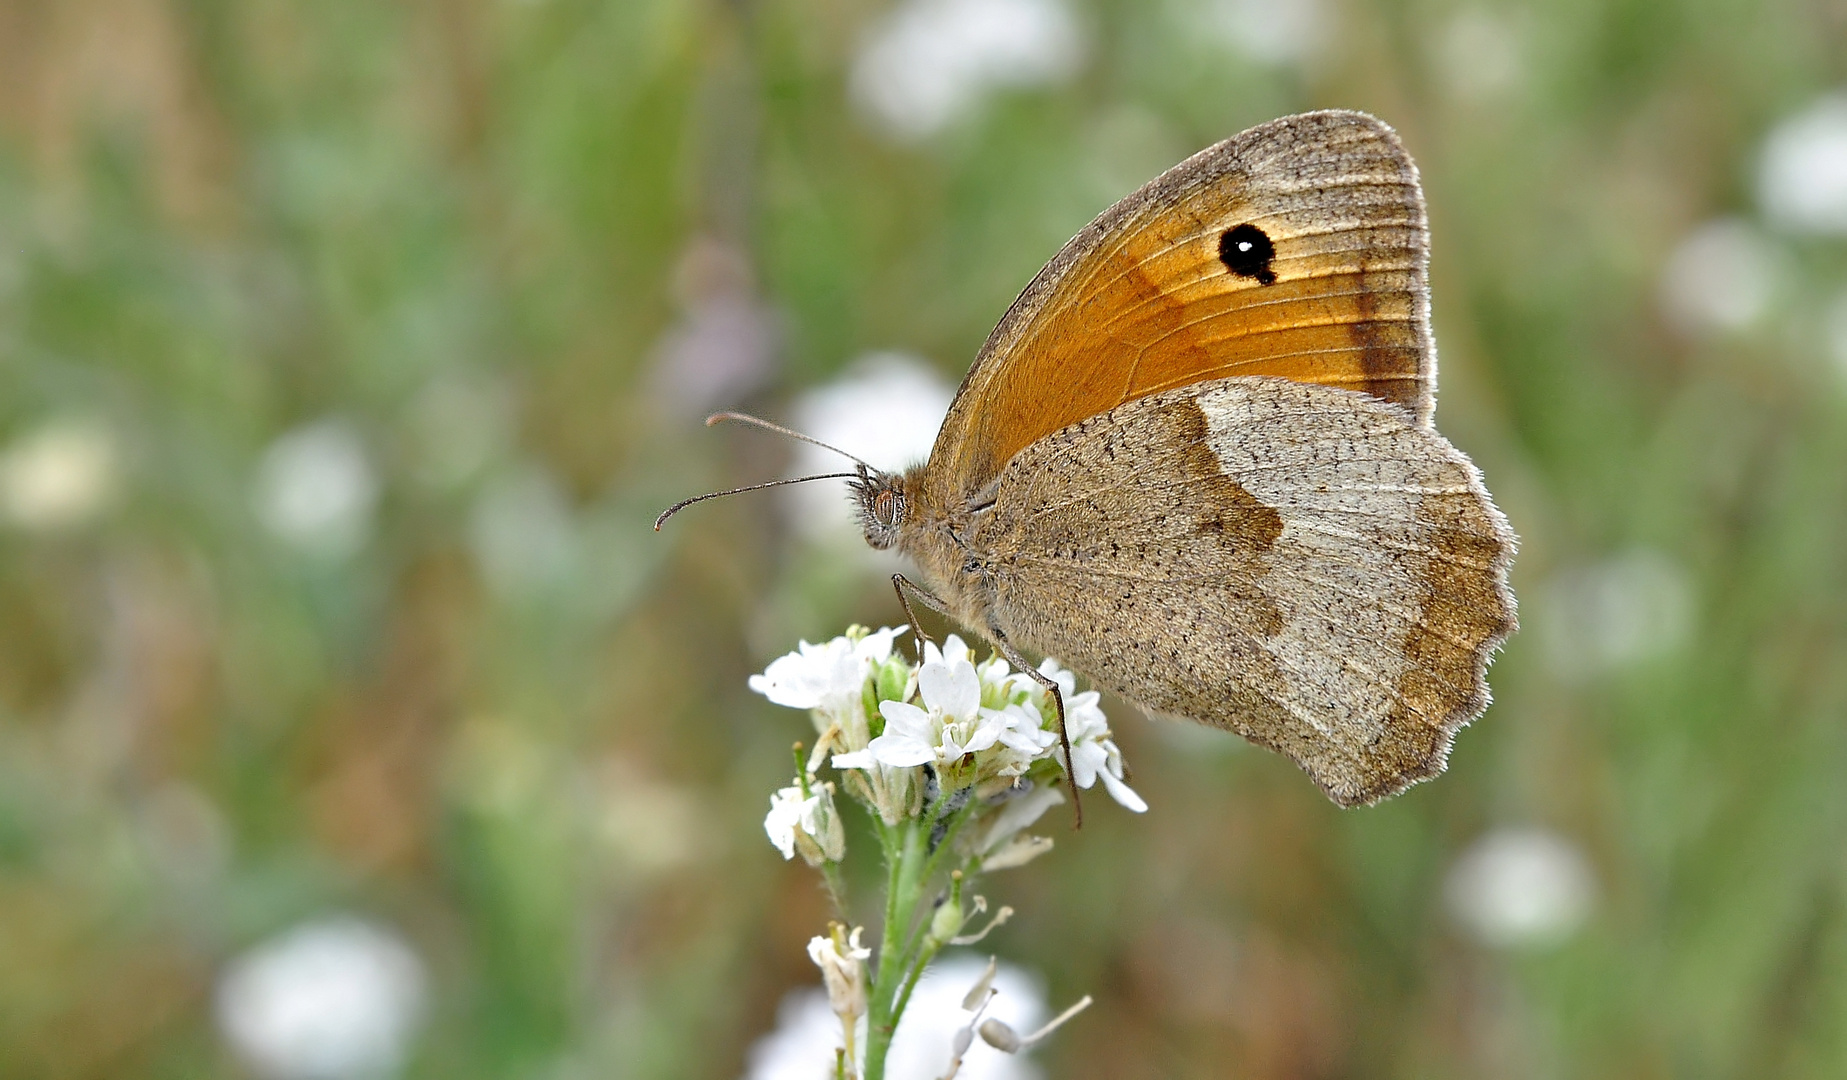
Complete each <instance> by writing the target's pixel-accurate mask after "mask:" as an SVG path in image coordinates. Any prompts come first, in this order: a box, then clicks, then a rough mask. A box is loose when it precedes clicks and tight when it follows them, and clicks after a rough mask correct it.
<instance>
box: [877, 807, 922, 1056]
mask: <svg viewBox="0 0 1847 1080" xmlns="http://www.w3.org/2000/svg"><path fill="white" fill-rule="evenodd" d="M879 836H880V839H881V841H882V842H883V847H884V848H885V865H886V868H887V877H886V882H885V927H884V933H883V935H882V937H881V940H880V942H879V957H878V960H879V967H878V972H877V974H876V975H875V976H874V978H873V980H872V993H871V998H870V1000H869V1001H868V1002H867V1016H866V1080H884V1077H885V1054H886V1052H887V1051H889V1050H890V1049H891V1036H892V1032H893V1031H895V1030H897V1027H898V1014H897V1013H896V1012H895V1011H894V1010H893V1006H894V1005H895V1004H896V1001H897V996H898V990H899V987H900V986H901V985H902V984H903V980H904V976H905V970H906V968H907V967H908V966H909V965H908V964H907V963H906V960H907V959H908V958H907V957H905V956H903V955H902V954H901V953H900V949H901V948H902V947H903V938H904V931H905V928H906V927H908V926H909V925H910V923H911V916H912V915H913V914H914V913H915V912H916V909H917V882H918V872H919V871H920V870H921V869H922V868H923V862H924V838H925V834H924V832H923V829H922V827H921V824H920V823H919V822H916V821H906V822H905V823H904V824H902V825H896V826H892V827H890V828H883V829H880V830H879Z"/></svg>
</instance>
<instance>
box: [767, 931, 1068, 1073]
mask: <svg viewBox="0 0 1847 1080" xmlns="http://www.w3.org/2000/svg"><path fill="white" fill-rule="evenodd" d="M986 969H987V961H986V960H985V959H984V958H982V957H978V956H974V955H972V954H969V953H962V952H956V953H948V954H945V955H944V956H942V957H940V958H939V959H938V960H937V962H936V963H935V964H932V965H931V966H930V968H929V970H928V971H926V972H925V973H924V976H923V978H922V979H921V980H919V981H918V983H917V989H916V991H915V992H914V993H913V994H912V996H911V1002H910V1005H909V1006H908V1007H907V1008H906V1009H905V1010H904V1018H903V1020H902V1021H900V1022H899V1025H898V1030H897V1033H896V1034H895V1035H894V1036H893V1038H892V1044H891V1053H890V1056H889V1057H888V1058H887V1059H886V1062H887V1068H886V1071H885V1075H886V1077H887V1078H888V1080H939V1078H940V1077H941V1076H942V1075H943V1073H944V1072H945V1071H946V1070H947V1068H948V1066H949V1058H950V1053H951V1050H952V1043H953V1041H954V1039H955V1037H956V1032H957V1031H958V1030H960V1029H961V1028H963V1027H965V1026H966V1025H967V1024H968V1018H969V1015H970V1014H969V1013H967V1012H965V1011H964V1010H963V1008H962V1001H963V998H964V996H965V995H966V993H967V991H968V988H969V986H971V985H973V984H974V982H975V981H976V980H977V979H979V978H980V977H981V976H982V974H983V972H985V971H986ZM993 986H994V988H995V989H996V990H998V991H1000V992H999V994H997V995H996V996H995V997H994V999H993V1002H992V1003H991V1004H990V1005H989V1006H988V1012H987V1015H989V1016H993V1017H996V1018H998V1019H1000V1020H1001V1021H1003V1022H1005V1023H1007V1024H1008V1025H1010V1026H1011V1027H1013V1028H1014V1029H1015V1030H1019V1031H1031V1030H1033V1029H1034V1028H1036V1027H1038V1026H1039V1025H1040V1024H1042V1023H1043V1022H1044V1020H1045V1016H1046V1012H1047V1009H1046V1005H1045V992H1044V991H1043V990H1042V989H1041V988H1040V986H1039V981H1038V980H1037V979H1036V978H1034V977H1033V976H1032V975H1030V974H1029V973H1027V972H1026V971H1025V970H1024V969H1022V968H1019V967H1017V966H1015V965H1013V964H1005V963H1003V964H1001V965H1000V968H999V970H998V971H997V972H995V976H994V982H993ZM839 1045H840V1021H839V1020H838V1019H837V1018H836V1017H835V1016H834V1013H833V1010H832V1009H831V1008H830V1007H829V1006H828V1002H827V995H826V994H824V993H823V992H821V991H820V990H814V989H808V990H796V991H793V992H791V993H790V994H788V995H787V996H786V997H784V998H783V1000H782V1005H781V1007H780V1008H779V1009H778V1010H777V1013H776V1030H775V1031H773V1032H771V1033H770V1034H768V1035H765V1036H764V1037H763V1038H761V1039H759V1040H757V1043H756V1045H754V1046H752V1047H751V1049H750V1055H749V1059H748V1060H749V1065H748V1066H747V1068H746V1069H745V1073H744V1080H818V1078H821V1077H826V1076H831V1075H832V1072H831V1071H830V1070H832V1068H833V1065H834V1049H835V1048H836V1047H838V1046H839ZM1040 1075H1041V1073H1040V1071H1039V1069H1038V1068H1037V1067H1036V1066H1034V1065H1033V1064H1032V1062H1031V1061H1030V1060H1029V1059H1028V1058H1026V1057H1023V1056H1014V1055H1009V1054H1004V1053H1001V1052H1000V1051H999V1050H995V1049H994V1048H992V1047H990V1046H987V1045H986V1044H984V1043H977V1044H976V1045H975V1046H974V1047H973V1048H971V1049H970V1050H969V1053H968V1056H967V1057H966V1058H965V1059H964V1060H963V1063H962V1071H961V1072H959V1073H957V1074H956V1077H957V1080H1037V1078H1038V1077H1039V1076H1040Z"/></svg>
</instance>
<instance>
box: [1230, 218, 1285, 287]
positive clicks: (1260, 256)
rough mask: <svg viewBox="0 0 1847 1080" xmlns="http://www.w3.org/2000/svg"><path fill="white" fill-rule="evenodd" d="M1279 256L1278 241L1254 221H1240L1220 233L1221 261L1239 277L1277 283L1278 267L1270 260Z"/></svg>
mask: <svg viewBox="0 0 1847 1080" xmlns="http://www.w3.org/2000/svg"><path fill="white" fill-rule="evenodd" d="M1274 258H1276V245H1275V244H1272V243H1270V238H1269V237H1268V236H1265V235H1264V234H1263V230H1262V229H1259V228H1258V227H1257V226H1255V225H1251V224H1248V223H1247V224H1244V225H1237V226H1234V227H1232V228H1229V229H1226V230H1225V235H1223V236H1221V237H1219V261H1220V262H1222V263H1224V264H1225V268H1226V269H1227V270H1230V271H1231V272H1232V273H1234V274H1236V275H1238V276H1239V277H1247V278H1256V279H1257V280H1258V281H1259V282H1261V283H1262V284H1265V285H1273V284H1275V283H1276V271H1274V270H1271V269H1270V260H1271V259H1274Z"/></svg>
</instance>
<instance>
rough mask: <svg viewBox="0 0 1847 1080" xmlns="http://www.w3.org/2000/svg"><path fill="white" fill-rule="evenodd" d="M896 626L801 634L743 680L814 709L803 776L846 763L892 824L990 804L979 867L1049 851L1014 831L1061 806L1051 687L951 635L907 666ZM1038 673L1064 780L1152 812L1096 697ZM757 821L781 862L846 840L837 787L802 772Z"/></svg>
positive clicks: (853, 784) (1046, 670)
mask: <svg viewBox="0 0 1847 1080" xmlns="http://www.w3.org/2000/svg"><path fill="white" fill-rule="evenodd" d="M901 633H903V630H902V629H892V628H886V629H883V630H879V631H876V632H872V631H868V630H866V629H864V628H863V627H854V628H852V629H850V630H848V631H847V633H846V635H845V636H842V637H837V638H835V639H833V640H832V641H829V642H826V643H824V644H820V645H811V644H809V643H808V642H805V641H804V642H802V643H801V646H800V648H799V649H797V651H795V652H792V653H789V654H788V655H786V656H783V657H779V658H778V659H777V660H776V661H774V662H773V663H771V664H770V666H769V667H768V669H766V670H765V671H764V672H763V674H761V675H754V676H752V677H751V680H750V688H751V689H752V690H755V691H756V692H757V693H759V694H762V695H763V696H764V697H767V698H769V699H770V700H771V701H773V702H775V703H776V704H778V705H786V706H789V707H790V708H796V709H807V710H809V711H810V713H811V714H812V716H813V717H814V723H815V730H816V732H817V734H818V735H819V736H820V738H819V739H818V741H817V742H816V745H815V748H814V751H813V753H812V754H811V755H810V757H809V759H808V766H807V767H808V771H809V772H810V773H812V772H813V770H814V769H815V767H817V766H818V765H819V764H821V763H822V762H823V761H826V762H828V763H829V764H831V765H832V766H833V767H834V768H835V769H837V770H840V771H841V776H842V780H841V783H842V784H843V785H844V786H845V788H846V789H847V791H849V792H850V793H852V794H853V795H855V796H857V797H859V798H861V799H862V800H863V801H865V802H866V803H867V804H868V805H870V806H871V807H872V808H873V810H874V811H875V812H876V813H877V814H878V815H879V817H880V818H881V819H882V820H883V821H884V822H885V823H886V824H887V825H896V824H898V823H899V822H901V821H903V820H905V819H907V818H916V817H919V816H921V815H922V814H923V813H924V812H925V810H926V808H927V807H928V806H930V805H934V804H935V800H938V799H948V798H960V799H964V800H966V799H970V798H972V799H978V800H981V801H982V804H983V807H982V809H983V810H984V811H986V812H984V813H981V815H980V817H979V819H978V820H977V821H974V822H971V824H973V825H975V826H976V827H975V828H972V829H970V830H968V831H967V833H966V835H967V836H968V837H970V838H971V839H970V840H969V841H968V842H970V843H973V844H976V845H978V846H977V848H976V853H977V854H979V855H980V856H981V863H982V866H983V867H984V868H986V869H1000V868H1002V867H1004V866H1017V865H1019V864H1021V863H1024V862H1026V861H1027V860H1028V859H1030V858H1032V857H1033V856H1035V855H1038V854H1039V853H1040V852H1042V851H1044V850H1046V849H1047V848H1049V847H1050V846H1051V844H1050V842H1049V841H1046V840H1043V839H1040V838H1035V837H1022V836H1021V835H1020V833H1021V831H1022V830H1023V829H1025V828H1026V827H1027V826H1029V825H1031V824H1032V823H1033V822H1034V821H1035V820H1037V819H1038V817H1039V816H1040V815H1041V814H1043V813H1044V812H1045V811H1046V810H1047V809H1049V808H1051V807H1053V806H1056V805H1058V804H1059V803H1061V802H1063V801H1064V796H1063V795H1062V794H1060V793H1059V792H1058V790H1057V789H1056V788H1054V787H1052V786H1050V782H1051V781H1052V780H1054V779H1055V778H1056V777H1057V776H1059V775H1060V774H1062V773H1063V772H1064V771H1065V769H1064V762H1063V761H1062V754H1061V749H1060V746H1059V739H1058V730H1057V710H1056V706H1055V705H1054V704H1053V703H1052V702H1051V701H1050V700H1048V697H1049V695H1048V694H1047V691H1046V690H1045V688H1044V687H1043V686H1042V685H1041V684H1040V683H1039V682H1038V680H1036V679H1034V678H1033V677H1032V676H1031V675H1028V674H1027V673H1025V672H1019V671H1014V670H1013V669H1012V668H1011V667H1010V666H1009V665H1008V664H1007V662H1006V661H1005V660H1004V659H1001V658H1000V657H998V656H996V657H991V658H989V659H988V660H986V661H983V662H981V663H979V664H977V663H976V662H975V660H974V657H973V654H972V653H971V652H970V650H969V648H968V646H967V645H966V644H964V643H963V641H962V639H961V638H959V637H957V636H955V635H953V634H951V635H950V636H949V638H948V640H947V641H945V642H944V644H943V646H942V647H941V648H938V647H937V646H936V644H935V643H934V642H926V643H925V644H924V661H923V663H922V664H912V663H910V662H909V661H907V660H906V659H905V658H904V657H903V656H902V655H901V654H899V653H897V652H896V651H895V650H894V649H893V647H892V646H893V642H894V640H895V639H896V638H897V637H898V635H899V634H901ZM1039 670H1040V672H1041V673H1042V674H1044V675H1046V676H1048V677H1049V678H1051V679H1052V680H1053V681H1054V682H1056V683H1057V684H1058V687H1059V689H1060V691H1061V692H1062V694H1063V697H1064V704H1065V731H1066V735H1067V737H1068V738H1069V739H1070V742H1071V762H1070V766H1071V767H1070V770H1069V772H1070V775H1071V777H1072V778H1073V779H1074V780H1075V781H1076V783H1077V784H1078V786H1080V787H1086V788H1087V787H1090V786H1092V785H1093V784H1095V783H1096V782H1097V781H1098V780H1099V779H1101V780H1102V781H1103V786H1104V787H1105V788H1106V789H1107V790H1108V791H1109V793H1110V795H1111V796H1112V797H1113V798H1115V800H1116V801H1117V802H1119V803H1121V804H1122V805H1123V806H1126V807H1128V808H1129V809H1131V810H1134V811H1136V812H1137V813H1140V812H1141V811H1144V810H1146V809H1147V808H1148V805H1147V803H1145V802H1143V801H1142V799H1141V796H1139V795H1137V794H1136V793H1135V792H1134V791H1133V790H1132V789H1130V787H1129V786H1128V785H1127V784H1125V783H1124V782H1123V780H1122V777H1123V761H1122V752H1121V751H1120V750H1118V749H1117V748H1116V744H1115V743H1114V742H1113V741H1112V740H1111V738H1110V729H1109V721H1108V720H1107V719H1105V718H1104V716H1103V710H1102V709H1100V708H1098V707H1097V698H1098V695H1097V692H1096V691H1094V690H1091V691H1086V692H1085V693H1082V694H1080V693H1078V692H1077V681H1076V679H1075V678H1073V677H1072V675H1071V673H1070V672H1068V671H1066V670H1064V669H1063V668H1061V667H1059V665H1058V664H1057V662H1055V661H1052V660H1047V661H1046V662H1045V663H1044V664H1042V665H1040V668H1039ZM964 793H966V794H964ZM764 828H765V830H766V831H767V832H768V833H769V834H770V839H771V840H772V841H774V842H775V844H776V846H777V847H779V848H781V849H782V852H783V856H784V857H785V858H793V857H794V854H795V852H797V851H800V852H801V853H802V854H803V856H804V857H805V858H806V859H807V860H808V861H809V862H810V863H811V864H814V865H819V864H820V863H821V862H822V861H823V860H830V861H837V860H838V859H839V858H840V853H841V851H842V849H843V846H844V841H843V840H842V838H841V834H840V827H839V821H838V817H837V816H836V814H835V812H834V807H833V785H832V784H822V783H818V782H816V781H814V780H813V779H811V778H810V777H798V778H797V780H796V783H795V784H793V785H791V786H790V787H786V788H784V789H782V790H781V791H778V792H777V793H776V794H775V795H773V796H772V797H771V800H770V814H769V817H768V818H767V819H766V820H765V821H764Z"/></svg>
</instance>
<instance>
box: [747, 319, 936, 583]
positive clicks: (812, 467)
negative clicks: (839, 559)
mask: <svg viewBox="0 0 1847 1080" xmlns="http://www.w3.org/2000/svg"><path fill="white" fill-rule="evenodd" d="M952 394H953V388H952V387H951V386H950V385H949V384H948V383H947V382H945V381H944V379H943V377H942V376H941V375H939V374H937V373H936V371H934V370H933V369H931V368H930V367H928V366H927V365H925V364H924V362H923V361H921V360H919V359H917V358H916V357H913V356H908V355H905V354H902V353H874V354H872V355H869V356H867V357H864V358H863V359H861V360H860V361H859V362H857V363H856V364H854V366H853V367H852V368H851V369H850V370H849V371H848V372H847V373H846V374H845V375H843V376H842V377H841V378H840V379H839V380H838V381H836V382H833V383H829V384H828V385H826V386H821V387H817V388H816V389H814V390H810V391H808V392H807V393H806V394H803V395H802V396H801V397H800V398H798V399H797V400H796V402H795V405H794V408H793V409H792V410H791V414H792V416H793V419H794V423H793V426H794V427H795V429H796V430H798V431H801V432H803V433H804V434H807V435H811V436H813V437H814V438H817V439H819V440H821V441H822V442H824V443H831V444H832V445H834V446H838V447H839V448H841V449H842V450H845V451H847V452H848V453H850V454H855V455H857V456H859V457H862V458H864V459H866V460H867V461H869V462H871V463H872V464H873V465H875V466H877V467H878V468H881V469H886V470H889V471H896V470H900V469H903V468H904V467H905V466H907V465H911V464H914V463H916V462H919V461H922V460H924V459H925V458H927V457H929V456H930V447H931V445H932V444H934V443H935V442H936V432H937V429H938V428H940V427H942V426H943V417H944V416H945V415H947V414H948V412H949V401H950V398H951V396H952ZM851 467H852V463H851V462H846V461H843V460H842V459H841V458H840V457H839V456H838V455H835V454H831V453H828V452H827V451H826V450H823V449H821V448H820V447H818V446H810V445H808V444H807V443H802V444H800V445H799V446H798V447H797V448H796V451H795V456H794V459H793V461H792V462H791V465H790V470H791V471H790V473H789V475H791V476H805V475H812V474H815V473H828V472H839V471H841V470H842V469H843V468H846V469H850V468H851ZM784 495H785V497H786V500H787V502H786V505H787V506H788V507H789V510H790V512H791V514H792V515H793V517H794V519H795V524H796V527H797V528H798V529H799V530H800V531H801V532H802V534H803V535H805V536H807V537H808V538H809V539H810V540H814V541H817V542H822V543H826V544H828V545H829V546H831V547H837V548H839V549H840V550H842V551H851V552H853V553H854V554H855V557H858V558H864V559H865V560H867V561H868V562H874V561H877V560H878V558H879V557H880V556H881V555H883V556H885V558H886V559H888V560H889V559H891V558H892V555H891V553H889V552H875V551H873V550H872V549H871V548H869V547H867V546H866V542H865V538H864V536H863V535H862V534H861V532H860V527H859V519H858V518H857V517H856V516H855V515H854V511H853V506H852V504H851V503H850V502H849V501H848V499H847V497H846V494H845V493H844V492H843V491H842V489H841V487H840V485H838V484H829V483H817V484H797V485H795V486H794V487H790V488H788V489H786V490H785V492H784Z"/></svg>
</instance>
